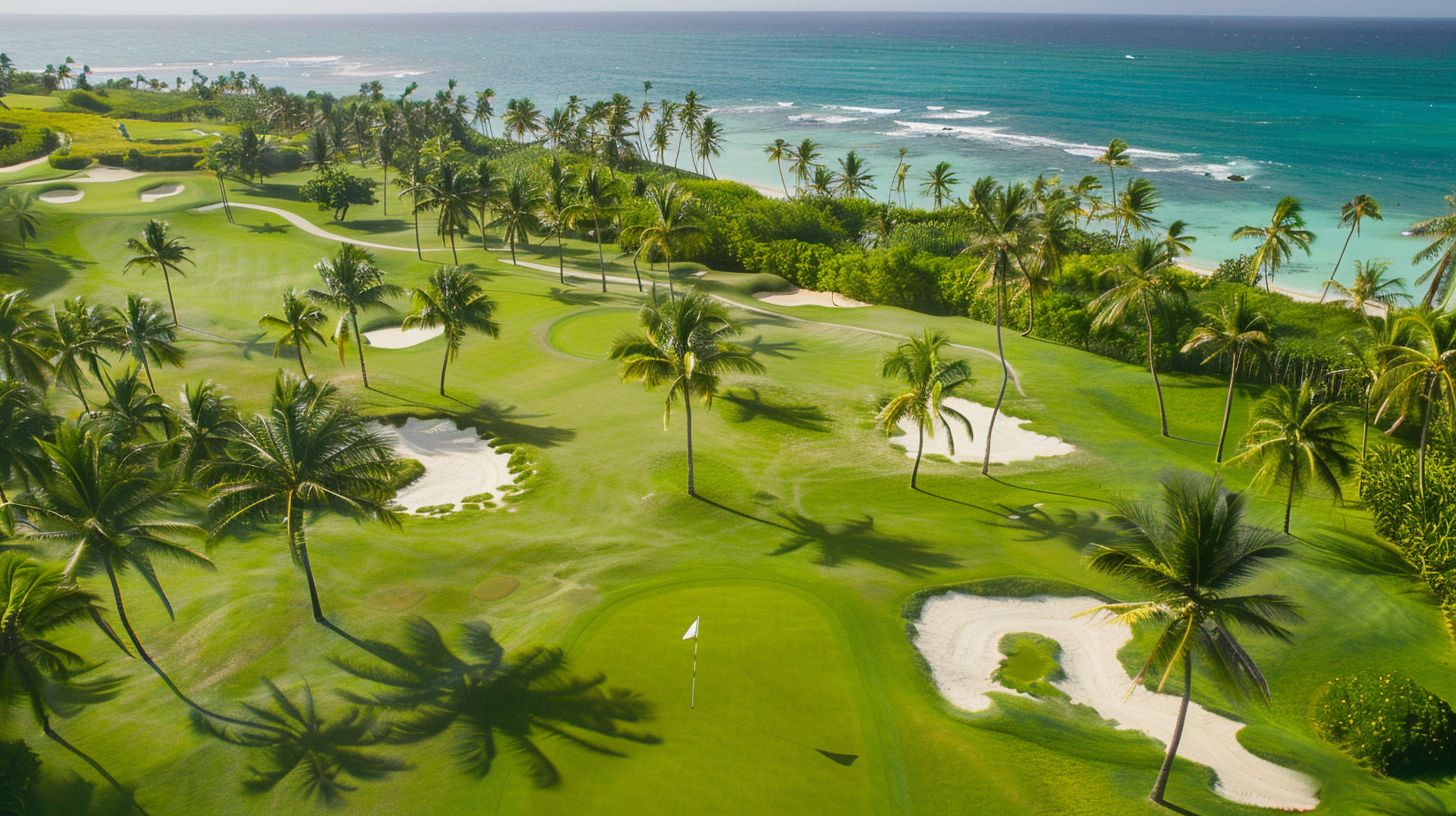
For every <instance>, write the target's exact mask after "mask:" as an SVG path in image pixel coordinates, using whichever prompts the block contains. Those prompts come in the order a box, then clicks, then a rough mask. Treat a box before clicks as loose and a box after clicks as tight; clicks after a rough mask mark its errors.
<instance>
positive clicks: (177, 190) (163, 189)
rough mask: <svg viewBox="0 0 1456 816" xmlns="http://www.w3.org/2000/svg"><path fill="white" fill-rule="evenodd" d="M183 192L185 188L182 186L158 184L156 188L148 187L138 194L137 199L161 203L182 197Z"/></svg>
mask: <svg viewBox="0 0 1456 816" xmlns="http://www.w3.org/2000/svg"><path fill="white" fill-rule="evenodd" d="M182 190H183V187H182V185H180V184H158V185H157V186H156V187H148V188H147V189H145V190H142V191H141V192H139V193H137V198H140V199H141V200H142V201H160V200H161V199H164V198H171V197H172V196H174V195H181V194H182Z"/></svg>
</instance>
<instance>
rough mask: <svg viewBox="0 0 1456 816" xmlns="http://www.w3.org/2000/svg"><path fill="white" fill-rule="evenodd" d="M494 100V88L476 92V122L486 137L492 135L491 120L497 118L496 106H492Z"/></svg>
mask: <svg viewBox="0 0 1456 816" xmlns="http://www.w3.org/2000/svg"><path fill="white" fill-rule="evenodd" d="M494 99H495V89H494V88H486V89H485V90H483V91H476V92H475V122H476V124H478V125H480V129H481V132H483V133H484V134H485V135H486V136H489V135H490V120H491V119H493V118H494V117H495V106H494V105H492V104H491V102H492V101H493V100H494Z"/></svg>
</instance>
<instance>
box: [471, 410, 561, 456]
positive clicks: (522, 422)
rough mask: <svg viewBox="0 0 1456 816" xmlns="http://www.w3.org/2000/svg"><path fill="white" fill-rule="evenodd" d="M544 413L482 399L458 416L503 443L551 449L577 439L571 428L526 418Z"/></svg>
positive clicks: (540, 415) (534, 417)
mask: <svg viewBox="0 0 1456 816" xmlns="http://www.w3.org/2000/svg"><path fill="white" fill-rule="evenodd" d="M543 416H545V414H523V413H521V412H520V409H519V408H517V407H516V406H514V405H502V404H500V403H496V402H490V401H486V402H482V403H480V404H479V405H477V406H475V407H474V408H472V409H470V410H469V411H466V412H464V413H462V414H461V415H460V419H461V420H463V421H465V422H466V423H468V424H471V425H475V426H477V427H478V428H480V430H482V431H484V432H485V435H486V436H490V437H493V438H495V439H498V440H500V441H501V442H506V443H515V442H519V443H524V444H527V445H533V446H535V447H537V448H554V447H556V446H557V445H561V444H564V443H566V442H570V441H571V440H573V439H575V438H576V430H575V429H573V428H561V427H557V426H555V425H534V424H532V423H530V422H527V421H526V420H528V419H540V418H541V417H543Z"/></svg>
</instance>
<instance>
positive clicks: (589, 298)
mask: <svg viewBox="0 0 1456 816" xmlns="http://www.w3.org/2000/svg"><path fill="white" fill-rule="evenodd" d="M544 297H547V298H550V299H551V300H554V301H556V302H557V303H560V304H562V305H564V306H595V305H597V304H598V303H601V302H602V301H604V300H606V299H607V298H606V296H605V295H602V294H599V293H596V292H587V291H584V290H581V289H563V288H561V287H560V286H553V287H551V290H550V291H548V292H547V293H546V294H545V295H544Z"/></svg>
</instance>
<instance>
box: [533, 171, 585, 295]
mask: <svg viewBox="0 0 1456 816" xmlns="http://www.w3.org/2000/svg"><path fill="white" fill-rule="evenodd" d="M575 181H576V176H575V174H574V173H572V172H571V168H569V167H567V166H566V165H563V164H562V163H561V160H560V159H559V158H558V157H556V156H552V157H551V160H550V161H549V162H547V163H546V195H545V202H544V205H543V206H542V208H541V214H542V216H543V219H542V221H543V223H544V225H545V227H546V231H547V232H548V233H549V234H551V235H554V236H556V273H557V276H558V277H559V278H560V280H561V282H562V283H566V249H565V247H564V246H563V243H562V239H563V237H564V236H565V234H566V231H567V230H569V229H571V228H572V227H574V226H575V225H576V220H577V218H579V217H580V216H581V214H582V206H581V203H580V202H579V201H578V200H577V198H576V196H575V192H576V188H575V186H574V182H575Z"/></svg>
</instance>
